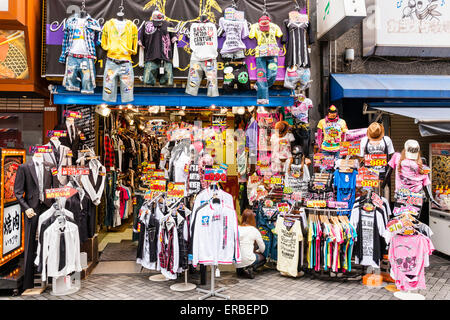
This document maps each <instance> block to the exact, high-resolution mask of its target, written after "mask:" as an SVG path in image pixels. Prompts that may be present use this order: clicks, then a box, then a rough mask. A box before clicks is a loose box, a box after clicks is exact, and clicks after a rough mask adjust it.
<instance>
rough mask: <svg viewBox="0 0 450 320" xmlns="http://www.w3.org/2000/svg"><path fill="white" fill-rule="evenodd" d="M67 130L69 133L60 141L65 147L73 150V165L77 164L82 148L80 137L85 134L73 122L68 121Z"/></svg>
mask: <svg viewBox="0 0 450 320" xmlns="http://www.w3.org/2000/svg"><path fill="white" fill-rule="evenodd" d="M65 130H66V132H67V136H66V137H60V138H59V141H60V142H61V144H62V145H63V146H66V147H68V148H70V150H72V163H75V162H76V161H77V159H78V149H79V147H80V136H81V135H82V134H84V133H83V131H82V130H81V128H80V127H78V126H76V125H75V124H74V123H73V122H72V123H70V122H68V121H66V123H65Z"/></svg>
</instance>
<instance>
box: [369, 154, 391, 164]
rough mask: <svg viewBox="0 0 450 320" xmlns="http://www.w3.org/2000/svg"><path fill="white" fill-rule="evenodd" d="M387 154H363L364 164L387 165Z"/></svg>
mask: <svg viewBox="0 0 450 320" xmlns="http://www.w3.org/2000/svg"><path fill="white" fill-rule="evenodd" d="M387 164H388V163H387V156H386V155H385V154H365V155H364V165H366V166H367V167H378V166H383V167H385V166H387Z"/></svg>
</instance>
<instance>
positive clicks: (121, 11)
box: [117, 0, 125, 21]
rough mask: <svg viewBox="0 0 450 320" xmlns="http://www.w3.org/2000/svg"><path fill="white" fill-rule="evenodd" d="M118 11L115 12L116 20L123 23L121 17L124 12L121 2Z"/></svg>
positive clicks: (121, 0)
mask: <svg viewBox="0 0 450 320" xmlns="http://www.w3.org/2000/svg"><path fill="white" fill-rule="evenodd" d="M119 9H120V11H119V12H117V17H118V18H117V20H119V21H123V16H124V15H125V13H123V10H124V6H123V0H120V6H119Z"/></svg>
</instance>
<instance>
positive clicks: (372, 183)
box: [356, 180, 380, 188]
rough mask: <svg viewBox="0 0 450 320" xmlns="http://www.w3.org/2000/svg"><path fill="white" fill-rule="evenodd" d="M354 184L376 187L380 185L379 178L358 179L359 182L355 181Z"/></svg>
mask: <svg viewBox="0 0 450 320" xmlns="http://www.w3.org/2000/svg"><path fill="white" fill-rule="evenodd" d="M356 186H357V187H372V188H378V187H379V186H380V180H360V181H359V183H358V181H356Z"/></svg>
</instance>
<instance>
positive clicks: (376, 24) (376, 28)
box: [363, 0, 450, 57]
mask: <svg viewBox="0 0 450 320" xmlns="http://www.w3.org/2000/svg"><path fill="white" fill-rule="evenodd" d="M371 2H372V5H371V6H370V9H369V7H368V16H367V18H366V19H365V20H364V23H363V39H364V48H363V55H364V56H368V55H373V54H375V55H380V56H429V57H448V56H449V53H450V42H449V41H448V39H450V27H449V26H450V1H445V0H434V1H431V0H422V1H417V0H416V1H407V0H402V1H400V0H371Z"/></svg>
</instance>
